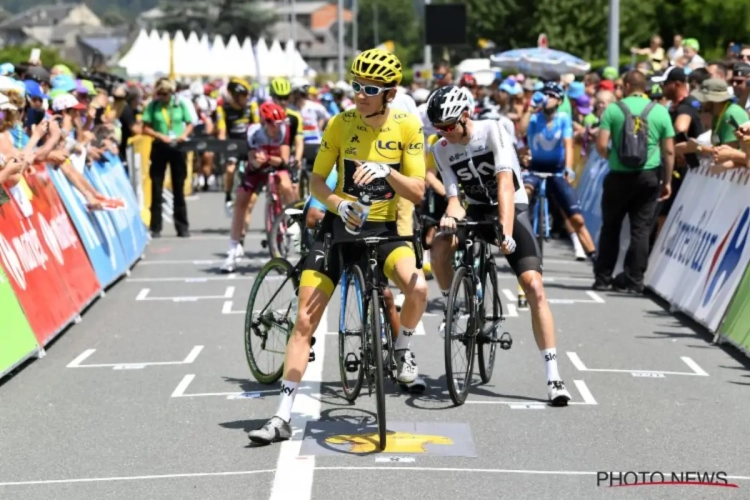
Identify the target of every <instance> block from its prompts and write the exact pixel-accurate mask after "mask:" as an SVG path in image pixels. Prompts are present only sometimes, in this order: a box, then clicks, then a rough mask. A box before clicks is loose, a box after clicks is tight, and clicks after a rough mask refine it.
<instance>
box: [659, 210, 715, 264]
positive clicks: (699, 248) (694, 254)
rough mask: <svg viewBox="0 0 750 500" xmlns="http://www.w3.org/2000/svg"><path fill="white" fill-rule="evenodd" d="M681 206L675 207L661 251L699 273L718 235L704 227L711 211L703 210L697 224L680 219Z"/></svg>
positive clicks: (709, 218)
mask: <svg viewBox="0 0 750 500" xmlns="http://www.w3.org/2000/svg"><path fill="white" fill-rule="evenodd" d="M683 208H684V207H683V206H682V205H680V208H678V209H677V212H676V213H675V216H674V219H673V220H672V222H671V224H670V225H669V227H668V228H667V233H666V234H667V237H666V238H665V239H664V243H662V246H661V252H662V253H663V254H664V255H666V256H667V257H669V258H670V259H672V260H675V261H676V262H678V263H679V264H682V265H683V266H685V267H687V268H689V269H690V270H692V271H695V272H698V273H700V272H701V271H702V270H703V266H704V264H705V263H706V260H707V258H708V255H709V253H710V252H711V250H712V249H713V248H715V246H716V242H717V241H718V239H719V235H718V234H716V233H712V232H711V231H709V230H707V229H704V227H703V226H705V225H706V224H707V223H708V221H710V220H711V212H708V211H705V210H704V211H703V213H702V214H701V217H700V219H699V220H698V223H697V224H691V223H689V222H686V221H683V220H682V214H683V211H684V210H683Z"/></svg>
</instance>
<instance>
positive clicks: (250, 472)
mask: <svg viewBox="0 0 750 500" xmlns="http://www.w3.org/2000/svg"><path fill="white" fill-rule="evenodd" d="M315 470H317V471H347V470H348V471H358V470H372V471H384V472H385V471H387V472H386V473H387V474H393V473H394V472H396V471H398V472H438V473H442V472H472V473H477V474H509V475H510V474H517V475H538V476H596V474H597V473H596V472H594V471H572V470H571V471H565V470H524V469H468V468H466V469H463V468H459V467H389V466H370V467H315ZM272 472H276V469H262V470H240V471H226V472H192V473H184V474H160V475H150V476H120V477H84V478H75V479H45V480H40V481H8V482H3V483H0V487H2V486H6V487H11V486H43V485H50V484H75V483H104V482H115V481H145V480H152V479H181V478H199V477H226V476H249V475H254V474H270V473H272ZM727 479H731V480H733V481H750V476H727ZM295 498H296V497H295Z"/></svg>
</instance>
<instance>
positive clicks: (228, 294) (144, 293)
mask: <svg viewBox="0 0 750 500" xmlns="http://www.w3.org/2000/svg"><path fill="white" fill-rule="evenodd" d="M234 291H235V287H233V286H228V287H227V289H226V290H225V291H224V295H197V296H189V297H149V296H148V295H149V293H151V289H150V288H144V289H142V290H141V291H140V292H139V293H138V295H137V296H136V298H135V300H136V301H149V300H154V301H156V300H159V301H171V302H197V301H199V300H214V299H231V298H232V297H234Z"/></svg>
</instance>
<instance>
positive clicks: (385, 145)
mask: <svg viewBox="0 0 750 500" xmlns="http://www.w3.org/2000/svg"><path fill="white" fill-rule="evenodd" d="M378 149H387V150H388V151H403V149H404V146H403V145H402V144H401V143H400V142H397V141H387V142H383V141H378Z"/></svg>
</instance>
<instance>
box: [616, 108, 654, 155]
mask: <svg viewBox="0 0 750 500" xmlns="http://www.w3.org/2000/svg"><path fill="white" fill-rule="evenodd" d="M655 105H656V103H654V102H653V101H652V102H650V103H648V105H647V106H646V108H645V109H644V110H643V112H642V113H641V114H640V115H639V116H634V115H633V113H631V112H630V110H629V109H628V107H627V106H626V105H625V104H624V103H622V102H621V101H618V102H617V106H618V107H619V108H620V109H621V110H622V113H623V114H624V115H625V123H624V124H623V127H622V134H621V136H620V144H619V146H618V147H617V157H618V158H619V159H620V163H622V164H623V165H624V166H626V167H628V168H633V169H637V168H642V167H643V166H644V165H645V164H646V160H648V114H649V112H651V110H652V109H653V108H654V106H655Z"/></svg>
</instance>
